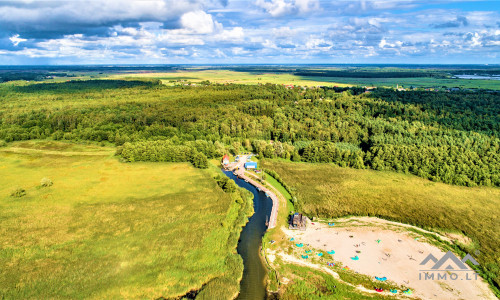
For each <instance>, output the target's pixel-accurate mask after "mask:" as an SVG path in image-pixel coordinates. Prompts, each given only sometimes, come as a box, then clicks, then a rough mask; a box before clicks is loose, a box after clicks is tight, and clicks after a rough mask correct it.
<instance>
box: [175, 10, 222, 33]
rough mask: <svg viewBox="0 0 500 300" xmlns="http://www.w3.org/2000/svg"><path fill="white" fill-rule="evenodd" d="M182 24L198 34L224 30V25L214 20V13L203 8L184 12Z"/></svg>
mask: <svg viewBox="0 0 500 300" xmlns="http://www.w3.org/2000/svg"><path fill="white" fill-rule="evenodd" d="M181 25H182V27H183V28H184V29H187V30H188V31H190V32H192V33H196V34H208V33H213V32H214V31H220V30H222V25H221V24H220V23H218V22H217V21H214V19H213V18H212V15H210V14H207V13H206V12H204V11H202V10H198V11H191V12H188V13H185V14H183V15H182V17H181Z"/></svg>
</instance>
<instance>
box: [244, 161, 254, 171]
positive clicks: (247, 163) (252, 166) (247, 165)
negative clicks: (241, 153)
mask: <svg viewBox="0 0 500 300" xmlns="http://www.w3.org/2000/svg"><path fill="white" fill-rule="evenodd" d="M245 169H257V163H256V162H254V161H249V162H246V163H245Z"/></svg>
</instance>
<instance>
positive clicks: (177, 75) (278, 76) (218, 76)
mask: <svg viewBox="0 0 500 300" xmlns="http://www.w3.org/2000/svg"><path fill="white" fill-rule="evenodd" d="M103 76H104V77H108V78H113V79H117V78H119V79H123V78H155V79H160V80H162V82H163V83H164V84H167V85H170V84H174V82H176V81H186V82H194V83H196V82H201V81H205V80H209V81H210V82H215V83H238V84H259V83H261V84H265V83H273V84H292V85H300V86H318V85H319V86H339V87H344V86H357V85H359V86H377V87H396V85H399V86H404V87H406V88H409V87H410V86H414V87H422V88H426V87H442V86H445V87H449V88H451V87H461V88H483V89H493V90H498V89H500V80H477V79H474V80H472V79H451V78H449V79H444V78H443V79H441V78H430V77H417V78H350V77H322V76H299V75H294V74H292V73H263V72H237V71H232V70H181V71H175V72H166V73H156V72H147V73H125V74H105V75H103Z"/></svg>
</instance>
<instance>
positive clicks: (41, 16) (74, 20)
mask: <svg viewBox="0 0 500 300" xmlns="http://www.w3.org/2000/svg"><path fill="white" fill-rule="evenodd" d="M216 2H218V3H220V5H223V4H224V3H225V2H224V1H216ZM208 5H214V1H209V0H142V1H137V0H92V1H85V0H72V1H19V0H18V1H0V28H1V29H3V30H11V31H15V32H17V33H19V34H21V35H22V36H26V37H38V38H40V37H47V38H53V37H60V36H63V35H66V34H74V33H82V34H87V35H105V34H106V33H107V31H108V28H109V27H112V26H114V25H133V24H138V23H140V22H161V23H164V24H165V27H167V28H171V27H176V26H178V21H179V20H178V19H179V16H183V15H184V14H186V13H188V12H192V11H199V10H202V9H204V8H205V7H207V6H208Z"/></svg>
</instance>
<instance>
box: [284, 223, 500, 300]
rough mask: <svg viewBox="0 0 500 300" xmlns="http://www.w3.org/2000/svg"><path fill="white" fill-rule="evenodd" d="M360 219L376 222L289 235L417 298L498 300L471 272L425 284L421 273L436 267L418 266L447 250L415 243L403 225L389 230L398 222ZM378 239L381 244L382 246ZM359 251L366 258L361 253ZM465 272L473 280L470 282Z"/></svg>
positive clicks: (323, 227) (289, 232) (313, 227)
mask: <svg viewBox="0 0 500 300" xmlns="http://www.w3.org/2000/svg"><path fill="white" fill-rule="evenodd" d="M351 220H352V219H351ZM359 220H362V221H364V222H366V221H367V220H368V221H370V220H371V221H373V222H370V223H371V224H370V225H368V226H363V227H359V226H350V227H335V226H333V227H330V226H328V225H322V224H319V223H315V225H311V224H308V225H309V226H308V228H307V230H306V231H295V230H288V229H284V232H285V233H286V234H287V235H288V236H289V237H294V238H295V240H296V242H297V243H304V244H305V245H307V244H309V245H310V246H311V247H313V248H316V249H322V250H325V251H329V250H334V251H335V254H334V255H333V256H334V260H335V261H337V262H342V264H343V265H344V266H349V268H350V269H351V270H353V271H356V272H359V273H362V274H366V275H370V276H378V277H384V276H385V277H387V279H388V280H389V281H392V282H394V283H396V284H398V285H404V286H408V287H410V288H411V289H412V290H413V292H414V296H416V297H419V298H422V299H496V297H495V296H494V294H493V293H492V292H491V290H490V289H489V287H488V285H487V284H486V283H485V282H484V281H483V280H482V279H481V278H480V277H477V280H476V279H475V276H474V275H473V273H474V272H472V271H470V272H463V271H462V272H455V273H457V274H458V276H459V277H458V279H456V280H451V279H450V278H448V279H447V280H439V281H438V280H437V278H436V279H434V280H430V279H427V280H424V276H425V275H424V272H420V270H422V269H424V270H429V269H430V268H431V267H432V265H433V263H432V262H429V263H427V264H426V265H425V266H420V265H419V264H420V263H421V262H422V261H423V260H424V259H425V258H426V257H427V255H429V254H432V255H434V257H436V258H437V259H440V258H441V257H442V256H443V255H444V254H445V253H444V252H443V251H441V250H440V249H439V248H437V247H435V246H432V245H430V244H427V243H425V242H423V240H424V239H423V238H422V239H419V240H415V238H414V237H415V236H416V235H415V234H413V233H409V232H408V231H406V230H405V227H403V226H401V227H397V228H396V227H394V226H392V225H391V226H388V224H389V223H391V224H394V223H392V222H387V221H383V220H379V219H376V218H366V217H365V218H359ZM342 226H345V224H344V225H342ZM389 227H391V228H390V229H389ZM394 229H398V230H394ZM411 235H413V236H411ZM351 236H352V237H351ZM378 239H380V240H381V242H380V243H377V240H378ZM356 245H357V246H356ZM357 250H358V251H361V253H356V251H357ZM356 255H357V256H358V257H359V260H357V261H355V260H352V259H351V257H354V256H356ZM439 273H441V274H442V273H443V272H439ZM465 273H468V274H469V275H468V278H470V279H472V280H467V278H466V277H465V276H466V275H465ZM419 276H421V279H419ZM435 276H437V274H435ZM448 276H449V275H448Z"/></svg>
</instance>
